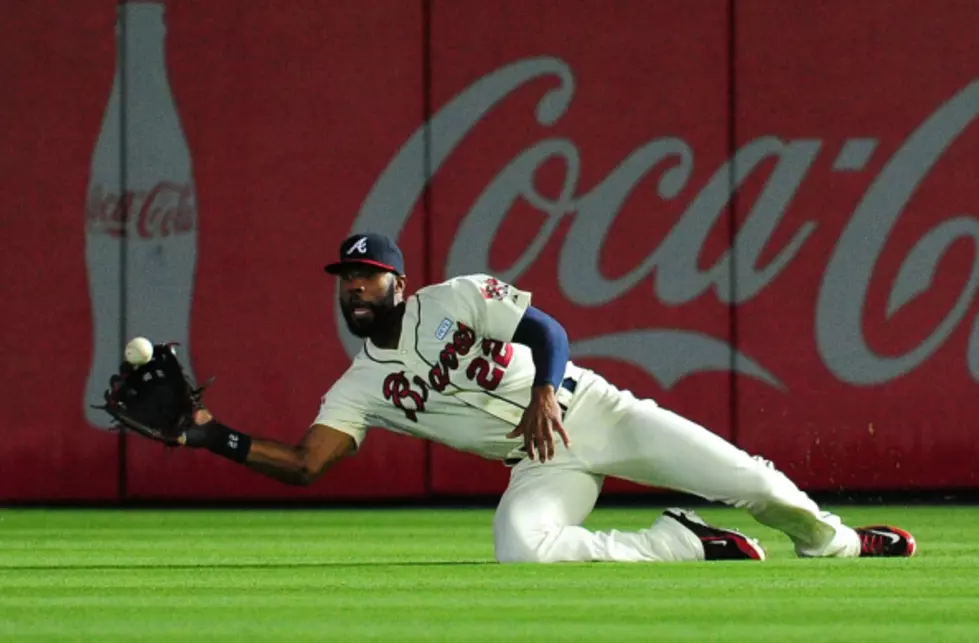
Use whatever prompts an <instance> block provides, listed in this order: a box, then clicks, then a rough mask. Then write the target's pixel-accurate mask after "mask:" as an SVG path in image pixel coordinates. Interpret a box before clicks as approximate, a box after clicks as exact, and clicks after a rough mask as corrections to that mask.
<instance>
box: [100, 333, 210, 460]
mask: <svg viewBox="0 0 979 643" xmlns="http://www.w3.org/2000/svg"><path fill="white" fill-rule="evenodd" d="M174 346H175V344H173V343H168V344H155V345H154V346H153V357H152V358H151V359H150V361H148V362H147V363H146V364H143V365H142V366H133V365H132V364H130V363H129V362H123V363H122V365H121V366H120V367H119V372H118V373H116V374H114V375H112V377H110V378H109V388H108V390H106V391H105V395H104V397H105V404H104V405H100V406H94V408H97V409H102V410H104V411H105V412H106V413H108V414H109V415H111V416H112V418H113V420H114V421H115V423H116V424H117V426H118V427H119V428H121V429H123V430H127V429H128V430H130V431H133V432H135V433H138V434H139V435H142V436H144V437H147V438H149V439H151V440H156V441H157V442H162V443H164V444H166V445H168V446H178V445H182V444H184V443H185V437H184V433H185V432H186V431H187V430H188V429H190V428H192V427H194V411H196V410H198V409H201V408H203V403H202V395H203V393H204V389H206V388H207V387H208V386H210V384H211V381H208V382H207V383H206V384H205V385H204V386H202V387H199V388H198V387H196V386H195V384H194V383H193V382H191V380H190V378H189V377H188V376H187V375H186V373H184V369H183V367H182V366H181V365H180V361H179V360H178V359H177V355H176V353H175V352H174V350H173V347H174ZM212 381H213V380H212Z"/></svg>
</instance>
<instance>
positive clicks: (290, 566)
mask: <svg viewBox="0 0 979 643" xmlns="http://www.w3.org/2000/svg"><path fill="white" fill-rule="evenodd" d="M496 564H497V563H496V561H492V560H451V561H450V560H443V561H406V562H387V561H361V562H341V561H337V562H303V563H201V564H191V563H168V564H159V565H133V564H120V565H3V566H0V574H2V573H3V572H5V571H70V570H73V569H77V570H80V571H108V570H113V569H301V568H316V567H449V566H465V565H496Z"/></svg>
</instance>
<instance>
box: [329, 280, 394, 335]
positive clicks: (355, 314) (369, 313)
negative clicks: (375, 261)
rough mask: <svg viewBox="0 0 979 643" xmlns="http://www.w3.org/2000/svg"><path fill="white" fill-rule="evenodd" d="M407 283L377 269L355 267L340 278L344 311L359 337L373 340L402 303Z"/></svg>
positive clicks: (352, 330) (349, 323)
mask: <svg viewBox="0 0 979 643" xmlns="http://www.w3.org/2000/svg"><path fill="white" fill-rule="evenodd" d="M402 288H403V280H402V279H401V278H400V277H398V276H397V275H394V274H392V273H390V272H386V271H384V270H381V269H380V268H374V267H373V266H351V267H349V268H347V269H346V270H344V271H343V272H342V273H341V274H340V275H339V292H340V310H341V311H343V318H344V320H346V322H347V328H349V329H350V332H351V333H353V334H354V335H356V336H357V337H370V336H372V335H373V334H374V333H375V332H376V331H377V330H378V329H379V327H380V325H381V323H382V322H383V319H384V316H385V315H386V314H387V313H388V312H389V311H391V310H392V309H394V308H395V307H396V306H397V305H398V304H399V303H400V302H401V293H402Z"/></svg>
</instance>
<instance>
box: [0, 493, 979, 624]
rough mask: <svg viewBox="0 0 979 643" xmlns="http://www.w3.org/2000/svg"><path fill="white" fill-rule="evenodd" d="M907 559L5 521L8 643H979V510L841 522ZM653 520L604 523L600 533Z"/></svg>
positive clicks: (298, 521)
mask: <svg viewBox="0 0 979 643" xmlns="http://www.w3.org/2000/svg"><path fill="white" fill-rule="evenodd" d="M836 511H838V512H839V513H840V514H841V515H842V516H843V517H844V519H845V520H846V521H847V522H848V523H849V524H853V525H856V524H867V523H875V522H878V521H892V522H894V523H895V524H900V525H902V526H904V527H906V528H908V529H910V530H911V531H913V532H914V534H915V536H916V537H917V539H918V543H919V552H918V556H916V557H915V558H913V559H849V560H799V559H796V558H795V557H794V556H793V554H792V551H791V547H790V546H789V543H788V540H787V539H786V538H785V537H784V536H782V535H781V534H779V533H777V532H774V531H771V530H769V529H767V528H764V527H761V526H760V525H757V524H756V523H754V522H753V521H752V520H751V518H750V517H748V516H747V514H745V513H743V512H741V511H736V510H729V509H713V508H712V509H704V510H699V513H700V514H701V515H702V516H704V517H705V518H707V519H708V520H711V521H714V522H716V523H718V524H723V525H725V526H731V527H735V528H739V529H743V530H744V531H746V532H747V533H749V534H750V535H752V536H755V537H758V538H759V539H760V540H761V542H762V544H763V545H765V546H766V549H767V550H768V553H769V560H767V561H766V562H764V563H752V562H731V563H707V562H704V563H682V564H662V563H660V564H560V565H550V566H542V565H520V566H501V565H497V564H496V563H495V562H493V557H492V553H493V550H492V542H491V535H490V524H491V520H492V513H491V512H490V511H468V510H446V511H429V510H397V511H336V510H318V511H317V510H311V511H293V510H286V511H248V510H242V511H235V510H228V511H197V512H194V511H185V512H178V511H117V512H114V511H61V510H2V509H0V641H12V642H17V641H92V642H101V641H137V640H139V641H232V640H235V639H238V638H240V639H241V640H243V641H289V642H293V641H392V642H395V641H396V642H400V641H421V640H425V641H454V642H460V643H468V642H471V641H501V642H504V641H507V642H508V641H538V642H540V641H613V642H616V643H618V642H622V641H698V642H703V641H725V642H727V641H735V642H740V641H778V642H787V641H807V642H809V641H818V642H819V643H827V642H830V641H861V642H866V641H888V643H894V642H896V641H916V642H924V641H926V640H927V641H931V642H935V643H938V642H943V643H944V642H948V641H979V508H970V507H910V508H909V507H886V508H880V507H874V508H867V507H847V508H836ZM658 513H659V510H658V509H642V510H641V509H629V510H620V509H599V510H597V511H596V512H595V513H594V514H593V515H592V516H591V517H590V518H589V520H588V522H587V523H586V524H587V526H590V527H592V528H598V529H608V528H618V529H630V528H639V527H644V526H648V525H649V524H650V523H651V522H652V520H653V519H654V518H655V516H656V515H657V514H658Z"/></svg>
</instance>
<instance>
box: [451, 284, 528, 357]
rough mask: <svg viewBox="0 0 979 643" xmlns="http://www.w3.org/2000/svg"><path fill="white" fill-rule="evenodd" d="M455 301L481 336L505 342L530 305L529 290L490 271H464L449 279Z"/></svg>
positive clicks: (508, 339)
mask: <svg viewBox="0 0 979 643" xmlns="http://www.w3.org/2000/svg"><path fill="white" fill-rule="evenodd" d="M452 290H453V293H454V295H455V297H456V305H457V306H458V307H459V308H460V309H461V312H462V313H463V316H464V317H466V318H468V320H469V322H470V323H471V324H472V326H473V329H474V330H475V331H476V332H477V333H478V334H479V335H481V336H483V337H489V338H491V339H497V340H500V341H504V342H508V341H510V340H511V339H513V333H514V331H515V330H516V329H517V324H519V323H520V320H521V319H522V318H523V314H524V312H525V311H526V310H527V307H528V306H530V300H531V293H530V292H528V291H525V290H520V289H519V288H517V287H516V286H514V285H513V284H509V283H506V282H505V281H502V280H500V279H497V278H496V277H493V276H491V275H483V274H478V275H467V276H465V277H457V278H456V279H454V280H453V281H452Z"/></svg>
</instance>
